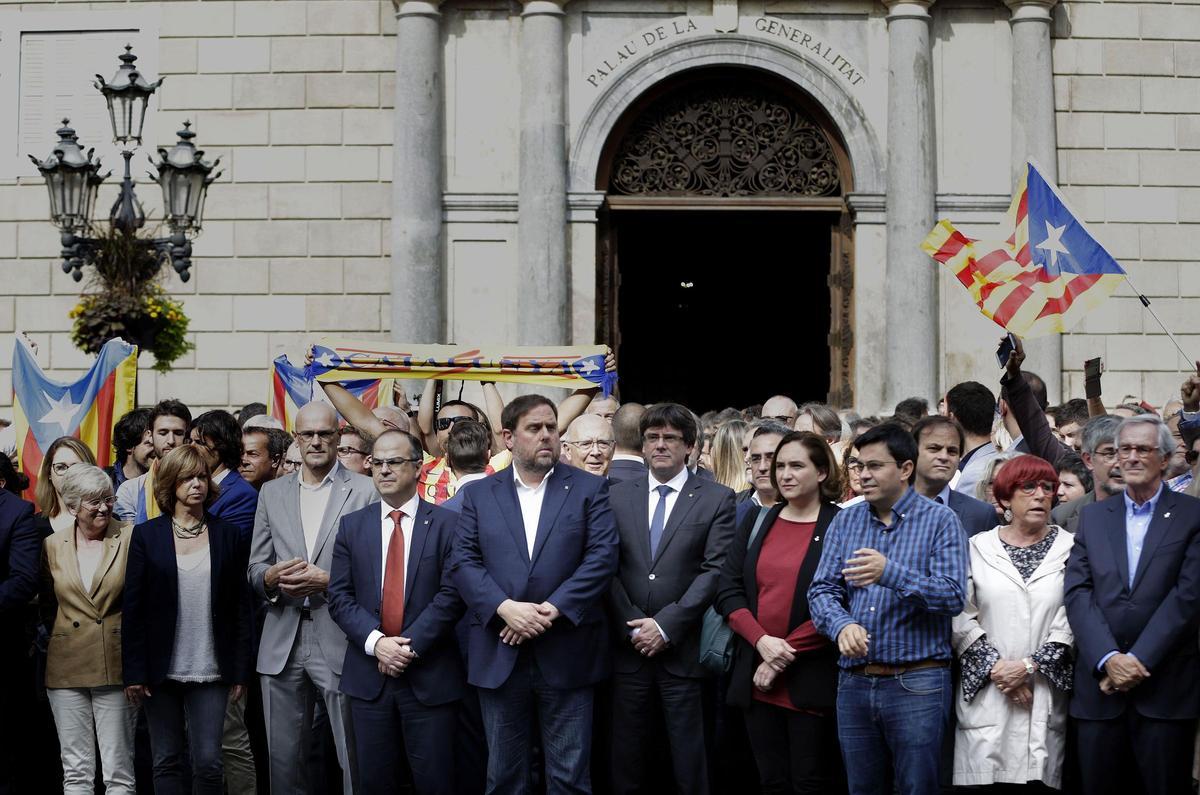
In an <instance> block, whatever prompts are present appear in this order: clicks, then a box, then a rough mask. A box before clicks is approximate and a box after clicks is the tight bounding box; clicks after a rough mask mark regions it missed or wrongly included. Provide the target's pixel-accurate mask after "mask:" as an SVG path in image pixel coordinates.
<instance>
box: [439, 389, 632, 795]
mask: <svg viewBox="0 0 1200 795" xmlns="http://www.w3.org/2000/svg"><path fill="white" fill-rule="evenodd" d="M501 426H502V428H503V434H504V442H505V444H506V445H507V447H508V448H509V449H510V450H512V454H513V464H512V466H510V467H508V468H507V469H504V470H502V471H501V472H499V473H498V474H496V475H493V476H491V477H489V478H486V479H485V480H482V481H480V482H478V483H476V484H475V485H473V486H472V487H471V488H470V489H469V490H468V491H467V493H466V495H465V497H464V499H463V506H462V514H461V516H460V517H459V524H458V540H457V542H456V545H455V553H454V582H455V584H456V585H457V586H458V589H459V592H460V593H461V594H462V597H463V599H464V600H465V601H466V603H467V616H468V619H469V622H470V632H469V636H468V652H467V663H468V680H469V681H470V683H471V684H473V685H475V686H476V687H478V688H479V700H480V706H481V707H482V709H483V722H484V732H485V734H486V737H487V741H488V774H487V789H488V792H495V793H523V792H526V791H527V790H528V781H529V768H530V746H531V743H530V737H529V728H530V726H531V724H532V722H533V721H532V718H533V715H534V712H535V710H536V713H537V717H538V721H539V723H540V726H541V733H542V737H541V739H542V748H543V750H544V753H545V759H546V787H547V790H548V791H550V792H587V791H590V789H591V776H590V770H589V759H588V757H589V754H590V752H591V733H592V689H593V686H594V685H595V684H596V683H597V682H599V681H601V680H602V679H604V678H605V677H606V676H608V672H609V665H610V663H609V654H608V640H609V638H608V627H607V622H606V620H605V615H604V607H603V604H602V601H601V597H602V596H603V594H605V593H606V592H607V590H608V588H609V585H610V583H611V581H612V576H613V574H614V573H615V572H616V568H617V532H616V526H615V525H614V522H613V516H612V512H611V510H610V509H609V505H608V481H606V480H605V479H604V478H600V477H596V476H595V475H591V474H589V473H587V472H583V471H581V470H578V469H575V468H574V467H571V466H569V465H567V464H562V463H559V462H558V456H559V452H560V448H559V436H558V418H557V412H556V411H555V408H554V404H553V403H551V402H550V401H549V400H548V399H546V398H544V397H542V396H541V395H522V396H520V397H518V398H516V399H515V400H513V401H512V402H511V403H509V404H508V405H507V406H505V407H504V412H503V414H502V415H501Z"/></svg>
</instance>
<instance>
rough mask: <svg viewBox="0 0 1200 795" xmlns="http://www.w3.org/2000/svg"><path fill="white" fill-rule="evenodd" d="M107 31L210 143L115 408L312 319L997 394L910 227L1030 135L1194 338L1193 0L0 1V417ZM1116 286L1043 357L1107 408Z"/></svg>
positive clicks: (246, 391) (159, 111) (645, 360)
mask: <svg viewBox="0 0 1200 795" xmlns="http://www.w3.org/2000/svg"><path fill="white" fill-rule="evenodd" d="M125 41H130V42H131V43H133V44H134V48H135V52H136V53H137V54H139V55H140V56H141V58H142V60H141V61H140V64H141V65H142V66H144V67H145V69H146V71H148V72H151V73H157V74H160V75H164V76H166V78H167V79H166V82H165V83H164V85H163V87H162V88H161V89H160V90H159V93H158V95H157V97H156V99H155V103H154V106H153V110H152V112H151V118H150V120H149V121H148V123H147V129H148V131H149V132H148V135H149V136H150V137H149V138H148V143H152V144H154V145H160V144H164V143H166V142H168V141H170V140H172V138H173V136H172V135H171V133H172V131H173V130H175V129H178V128H179V126H180V125H181V124H182V122H183V121H184V120H185V119H190V120H192V121H193V122H194V129H195V131H196V132H197V135H198V138H197V141H198V143H199V144H200V145H201V146H202V148H204V149H205V150H206V152H207V155H208V156H209V157H210V158H211V157H216V156H221V157H222V158H223V164H224V165H225V176H224V177H223V178H222V179H221V180H220V181H219V182H217V183H216V184H214V186H213V187H212V189H211V190H210V194H209V200H208V203H207V208H206V223H205V228H204V233H203V235H202V236H201V237H200V238H199V239H198V240H197V241H196V243H195V248H196V258H195V265H194V268H193V273H194V277H193V279H192V281H191V282H189V283H187V284H183V283H181V282H179V281H178V279H176V278H174V277H172V278H171V279H169V280H168V285H169V288H170V290H171V291H172V292H174V293H177V294H180V295H182V296H183V300H184V303H185V306H186V307H187V310H188V312H189V315H190V316H191V318H192V330H193V333H194V337H195V344H196V349H195V352H194V353H193V354H191V355H189V356H188V357H187V358H186V359H185V360H183V361H181V362H180V363H179V366H177V367H176V369H175V370H174V371H173V372H171V373H169V374H166V375H158V374H155V373H154V372H153V371H151V370H150V369H149V367H148V365H149V364H150V362H148V361H144V362H143V365H144V369H143V371H142V378H141V379H140V381H139V399H140V400H141V401H142V402H143V403H148V402H152V401H154V400H156V399H159V398H162V397H167V396H178V397H180V398H182V399H184V400H186V401H187V402H188V403H190V404H192V405H195V406H203V407H214V406H222V407H223V406H236V405H240V404H242V403H245V402H248V401H251V400H255V399H263V398H264V397H265V394H266V383H267V374H266V373H267V370H266V366H267V363H268V362H269V361H270V359H271V358H273V357H274V356H276V355H278V354H279V353H281V352H289V353H292V354H293V355H295V354H298V353H299V352H300V351H301V350H302V348H303V344H304V342H305V341H306V340H310V339H313V338H315V337H318V336H321V335H326V334H337V335H339V336H347V337H358V338H382V337H387V336H389V335H391V336H392V337H393V338H395V339H400V340H405V341H414V342H436V341H450V342H456V343H481V344H482V343H495V342H507V343H514V344H538V345H554V344H562V343H573V344H587V343H592V342H606V343H609V344H614V345H619V351H620V353H621V361H622V365H621V366H622V370H623V371H625V372H626V374H627V378H628V379H629V383H627V384H623V387H624V390H625V391H626V392H627V393H629V394H630V395H631V396H633V397H637V398H647V399H648V398H653V397H663V396H670V397H677V398H679V399H688V400H691V401H692V402H694V403H696V404H697V406H698V407H699V408H710V407H713V406H710V405H706V403H705V401H706V399H707V398H709V397H711V400H712V401H713V402H716V403H725V402H738V403H740V404H748V403H751V402H757V401H759V400H761V399H762V398H764V397H765V396H766V393H762V390H763V389H766V388H768V385H769V384H772V383H778V384H780V385H781V386H782V387H783V388H785V389H786V390H788V391H792V392H795V393H796V394H797V395H798V396H804V397H824V396H825V395H829V396H831V397H832V398H833V400H834V401H835V402H839V403H844V404H849V403H853V404H854V405H857V406H858V407H860V408H861V409H863V410H866V411H869V412H874V411H877V410H879V409H881V408H882V409H886V408H887V407H889V406H890V405H891V404H892V403H894V402H895V401H896V400H897V399H899V398H902V397H907V396H908V395H910V394H923V395H926V396H929V397H932V396H934V395H936V394H938V392H939V391H940V390H942V389H944V388H945V387H946V386H947V385H949V384H953V383H955V382H956V381H959V380H963V379H965V378H977V379H979V380H982V381H984V382H986V383H994V381H995V379H996V377H997V370H996V366H995V362H994V359H993V357H992V351H993V350H994V349H995V344H996V341H997V339H998V337H999V333H998V329H997V328H996V327H995V326H994V325H993V324H991V323H990V321H987V320H986V319H984V318H982V317H981V316H979V315H978V314H977V312H976V310H975V309H974V307H973V306H972V305H971V304H970V303H969V301H967V300H966V297H965V294H963V293H962V292H961V290H960V288H958V287H957V286H956V285H954V284H952V283H951V282H950V280H949V279H948V278H947V277H946V276H945V275H944V274H940V273H938V271H937V270H936V268H935V266H934V263H933V262H932V261H931V260H929V259H928V258H927V257H925V255H924V254H922V253H921V252H920V251H919V249H918V248H917V246H918V244H919V242H920V240H921V239H922V238H923V237H924V234H925V233H926V232H927V231H928V229H929V228H930V227H931V226H932V225H933V222H934V221H935V220H936V219H937V218H939V217H949V218H952V219H954V220H955V221H956V222H958V223H959V224H960V225H961V226H962V227H963V228H964V229H966V230H968V231H973V232H977V233H979V236H986V235H987V234H988V233H989V232H994V231H996V230H997V228H998V227H997V224H999V223H1000V221H1001V219H1002V215H1003V212H1004V210H1005V209H1006V208H1007V205H1008V202H1009V196H1010V193H1011V189H1012V181H1013V175H1014V173H1015V169H1016V168H1017V167H1018V166H1019V164H1021V163H1023V162H1024V160H1025V158H1026V156H1033V157H1035V158H1036V159H1037V160H1038V161H1039V162H1040V163H1041V164H1042V166H1043V168H1044V169H1045V170H1046V171H1048V172H1049V173H1050V174H1051V175H1054V174H1055V173H1057V177H1058V181H1059V184H1060V186H1061V187H1062V188H1063V190H1064V192H1065V194H1066V195H1067V197H1068V199H1069V200H1070V201H1071V202H1072V204H1073V206H1074V208H1075V209H1076V211H1077V212H1079V213H1080V214H1081V215H1082V216H1083V217H1084V219H1085V220H1086V221H1087V222H1088V223H1089V225H1090V226H1091V227H1092V228H1093V231H1095V232H1096V234H1097V236H1098V237H1099V238H1100V239H1101V240H1102V242H1104V243H1105V244H1106V245H1107V246H1108V247H1109V248H1110V250H1111V251H1112V252H1113V254H1114V255H1116V256H1117V257H1118V259H1120V260H1121V261H1122V263H1123V264H1124V265H1125V267H1126V269H1127V270H1128V271H1129V273H1130V275H1131V277H1132V278H1133V280H1134V283H1136V284H1137V286H1138V288H1139V289H1140V290H1141V291H1142V292H1143V293H1145V294H1146V295H1148V296H1149V297H1150V298H1151V300H1152V301H1153V305H1154V308H1155V309H1156V311H1157V312H1158V314H1159V315H1160V316H1161V317H1162V319H1163V320H1164V321H1165V322H1166V323H1167V325H1168V326H1170V327H1171V328H1172V329H1173V330H1174V331H1176V332H1177V333H1178V334H1180V335H1181V336H1180V339H1181V341H1182V342H1183V344H1184V347H1185V349H1187V350H1189V351H1191V350H1195V351H1197V352H1198V353H1200V334H1197V335H1191V334H1189V332H1191V331H1193V328H1192V324H1190V323H1188V322H1187V321H1188V320H1189V315H1190V314H1191V313H1192V312H1194V310H1195V307H1196V304H1195V303H1194V301H1195V299H1196V298H1197V297H1200V268H1197V266H1196V265H1195V264H1194V263H1193V262H1191V261H1190V255H1191V252H1192V250H1193V249H1194V247H1195V240H1196V232H1197V231H1198V230H1200V227H1198V226H1197V224H1200V5H1191V4H1183V3H1168V2H1161V3H1159V2H1124V1H1122V2H1112V1H1110V2H1082V1H1081V0H1072V1H1070V2H1057V3H1056V2H1054V1H1053V0H1006V1H1005V2H1000V1H999V0H937V2H928V0H887V2H870V1H869V0H570V1H569V2H567V1H565V0H523V2H517V0H442V1H441V2H437V1H435V0H395V2H393V0H339V1H335V2H323V1H316V0H314V1H313V2H302V1H300V0H274V1H273V2H260V1H259V0H236V2H229V1H227V0H203V2H191V1H190V0H180V1H179V2H169V3H166V2H164V3H153V2H123V1H118V0H113V1H111V2H90V3H76V2H57V3H52V2H47V3H4V4H0V101H3V102H4V106H5V107H6V108H10V109H16V111H17V112H15V113H11V112H10V113H8V114H5V119H4V120H2V121H0V334H2V337H3V341H2V342H0V406H4V405H7V404H8V402H9V401H10V395H11V390H10V388H9V387H10V371H9V370H8V369H7V368H8V367H9V363H10V356H9V353H8V347H9V346H10V345H11V341H10V339H11V336H10V335H8V334H6V333H4V332H11V331H13V330H24V331H26V332H28V333H29V334H30V336H31V337H33V338H34V340H35V341H37V342H38V343H39V354H38V355H39V358H40V360H41V363H42V365H43V366H44V367H47V368H48V369H49V370H50V371H51V372H52V373H55V374H58V375H60V376H62V377H67V376H70V375H72V374H74V373H78V372H79V371H80V370H81V368H83V367H85V366H86V357H84V356H82V355H81V354H80V353H79V352H77V351H75V350H74V349H73V348H72V346H71V344H70V340H69V334H68V332H69V319H68V317H67V312H68V311H69V309H70V308H71V307H72V306H73V305H74V304H75V302H76V300H77V297H78V292H79V286H78V285H77V284H75V283H74V282H73V281H71V280H70V278H69V277H67V276H65V275H64V274H63V273H62V272H61V270H60V269H59V267H58V262H57V254H58V239H57V235H56V234H55V231H54V230H53V228H52V227H51V226H50V225H49V224H48V223H46V221H45V217H46V214H47V206H46V198H45V195H44V194H45V189H44V187H43V186H42V184H41V182H40V179H39V178H38V177H37V176H36V174H35V173H32V172H31V169H30V168H29V164H28V161H27V160H26V159H25V157H24V155H25V154H27V153H32V154H35V155H38V156H44V155H45V153H46V151H48V150H49V148H50V146H51V145H52V143H53V141H54V137H53V130H54V128H55V127H56V126H57V125H56V124H55V121H56V120H57V118H60V117H61V116H62V115H69V116H71V117H72V119H73V126H75V127H76V129H77V130H78V131H79V135H80V138H81V139H82V140H83V141H84V142H85V143H86V144H88V145H97V144H100V143H102V142H103V140H104V138H105V137H106V136H107V132H106V130H107V122H106V120H105V118H104V117H103V115H102V111H103V100H102V99H101V98H100V96H99V94H98V93H97V92H95V91H94V90H93V89H91V88H90V85H89V80H90V76H91V75H92V74H94V73H96V72H101V73H109V72H112V71H113V70H114V69H115V66H116V65H117V62H116V57H115V56H116V54H117V53H118V52H119V51H120V45H122V44H124V43H125ZM110 51H111V52H110ZM43 87H44V88H43ZM99 148H100V149H101V150H102V152H103V151H104V147H102V146H101V147H99ZM139 157H140V156H139ZM109 159H110V160H111V157H110V158H109ZM22 160H25V163H22V162H21V161H22ZM110 181H112V180H110ZM105 190H107V191H109V193H105V192H103V191H102V194H101V199H100V201H98V202H97V206H98V207H107V204H108V203H110V202H111V191H112V187H111V186H110V187H108V188H106V189H105ZM156 192H157V188H156V187H155V186H153V185H148V186H143V187H142V189H141V198H142V199H143V202H144V203H145V205H146V207H147V210H148V212H150V213H151V215H153V211H154V208H155V207H156V206H157V205H158V204H159V199H158V198H157V197H156V196H155V195H154V194H155V193H156ZM106 198H107V201H106ZM1134 296H1135V294H1134V293H1133V292H1132V290H1130V289H1129V288H1128V287H1124V288H1122V289H1121V290H1120V291H1119V292H1118V293H1117V295H1116V296H1115V297H1114V298H1112V299H1111V300H1109V301H1108V302H1107V303H1106V304H1105V305H1104V306H1103V307H1101V308H1100V309H1098V310H1096V311H1095V312H1094V313H1092V314H1091V315H1089V316H1088V317H1087V318H1086V319H1085V320H1084V321H1083V323H1082V324H1081V325H1080V326H1079V327H1077V328H1076V329H1075V330H1074V331H1073V332H1072V333H1070V334H1068V335H1065V336H1063V337H1061V338H1055V339H1053V340H1049V341H1044V342H1041V343H1039V344H1037V346H1036V350H1035V352H1034V354H1033V357H1032V358H1033V360H1034V363H1033V369H1036V370H1038V371H1039V372H1041V373H1042V374H1043V375H1044V376H1046V377H1047V379H1048V380H1049V381H1050V382H1051V384H1052V392H1053V393H1055V394H1057V393H1058V392H1059V388H1058V386H1057V382H1059V380H1060V379H1061V388H1062V391H1063V393H1064V394H1067V395H1079V394H1081V393H1082V373H1081V368H1082V362H1083V360H1084V359H1085V358H1089V357H1091V356H1096V355H1099V356H1103V357H1104V359H1105V363H1106V367H1107V371H1108V372H1107V374H1106V377H1105V392H1106V395H1107V396H1112V397H1114V398H1119V397H1121V396H1124V395H1126V394H1132V395H1137V396H1139V397H1145V398H1146V399H1148V400H1150V401H1152V402H1156V403H1157V402H1161V401H1162V400H1163V399H1165V398H1166V397H1167V396H1168V395H1169V394H1171V392H1172V391H1173V390H1174V389H1176V388H1177V385H1178V381H1179V378H1180V375H1179V371H1178V368H1179V367H1181V366H1184V363H1182V362H1181V361H1180V360H1179V357H1178V354H1177V353H1175V351H1174V348H1173V347H1172V346H1171V345H1170V343H1169V341H1168V340H1167V339H1166V337H1165V336H1164V335H1162V333H1161V330H1160V329H1159V328H1158V327H1157V325H1156V324H1154V322H1153V321H1152V320H1151V319H1150V318H1149V317H1148V316H1147V315H1146V314H1145V313H1144V312H1143V310H1142V309H1141V307H1140V305H1139V304H1138V301H1137V299H1136V297H1134ZM665 357H669V359H667V361H666V362H664V358H665ZM709 360H714V361H715V362H716V363H714V364H711V365H709V364H705V362H707V361H709ZM627 362H628V368H627V367H626V363H627ZM724 362H728V364H723V363H724ZM693 363H694V364H695V365H697V366H693ZM734 368H737V369H734ZM773 372H774V373H784V374H785V375H782V376H772V375H771V373H773ZM681 373H683V375H681ZM772 379H774V381H773V380H772ZM683 381H687V382H689V383H695V384H696V385H697V386H696V387H695V388H694V390H693V391H692V392H686V391H685V392H683V393H678V394H677V393H673V392H672V391H671V390H672V389H673V388H675V386H676V385H677V384H679V383H681V382H683ZM635 382H636V383H635ZM705 382H708V383H707V385H706V383H705ZM713 384H720V385H721V387H720V388H719V389H718V388H716V387H712V385H713ZM639 385H641V386H640V387H639ZM647 385H648V386H647ZM656 385H661V391H660V392H659V393H658V394H649V392H650V391H652V389H651V387H652V386H656ZM710 387H711V388H712V389H713V390H714V391H713V393H712V395H708V392H707V391H706V390H708V389H709V388H710ZM639 388H641V389H642V392H639V391H638V390H639ZM695 390H699V391H695ZM722 390H723V391H722ZM643 392H647V394H645V395H643V394H642V393H643ZM3 414H4V410H3V408H0V416H3Z"/></svg>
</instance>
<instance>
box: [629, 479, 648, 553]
mask: <svg viewBox="0 0 1200 795" xmlns="http://www.w3.org/2000/svg"><path fill="white" fill-rule="evenodd" d="M637 497H638V498H637V502H636V503H635V504H634V505H633V532H635V533H637V537H636V538H635V539H634V540H633V541H634V546H635V547H636V548H637V550H638V551H639V552H641V553H642V557H643V558H644V559H645V561H646V568H647V569H649V568H650V563H651V560H650V514H649V513H648V512H647V511H648V508H647V506H648V505H649V504H650V502H649V500H650V477H649V475H643V476H642V477H640V478H638V488H637Z"/></svg>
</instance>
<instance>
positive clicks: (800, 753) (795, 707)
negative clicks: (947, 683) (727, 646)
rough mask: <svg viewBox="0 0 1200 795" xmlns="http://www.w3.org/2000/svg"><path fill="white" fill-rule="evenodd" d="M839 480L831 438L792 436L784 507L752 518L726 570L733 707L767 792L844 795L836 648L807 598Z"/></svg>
mask: <svg viewBox="0 0 1200 795" xmlns="http://www.w3.org/2000/svg"><path fill="white" fill-rule="evenodd" d="M839 480H840V479H839V475H838V466H837V462H836V461H835V459H834V456H833V451H832V450H830V449H829V445H828V443H826V441H825V440H824V439H823V438H821V437H820V436H818V435H816V434H814V433H810V432H808V431H798V432H794V433H789V434H788V435H787V436H785V437H783V439H782V440H780V442H779V446H778V447H777V448H776V449H775V465H774V468H773V469H772V472H771V484H772V485H773V486H775V488H776V490H777V491H778V493H779V495H780V497H781V498H782V499H783V500H784V502H780V503H778V504H776V505H775V506H773V507H771V508H764V509H763V511H765V512H766V515H765V516H764V517H763V518H762V521H761V522H758V521H757V520H758V518H759V514H758V512H752V513H751V514H749V515H748V516H746V518H745V520H744V521H743V522H742V524H741V526H740V527H739V528H738V533H737V535H736V536H735V537H734V539H733V542H732V543H731V544H730V546H729V552H728V553H727V555H726V557H725V564H724V566H723V567H722V570H721V579H720V584H719V585H718V589H717V598H716V609H717V612H719V613H720V614H721V615H722V616H724V617H725V619H726V620H727V621H728V622H729V626H730V627H731V628H732V629H733V631H734V635H735V637H736V638H737V642H736V644H735V648H734V657H733V668H732V671H731V672H730V678H729V692H728V695H727V701H728V703H729V704H731V705H734V706H738V707H741V708H742V709H743V710H744V712H745V716H746V729H747V732H748V734H749V735H750V745H751V747H752V748H753V750H754V758H755V761H756V762H757V764H758V774H759V780H760V781H761V784H762V792H764V793H772V792H814V793H816V792H820V793H828V792H837V791H840V790H841V788H842V787H841V783H840V782H841V771H840V759H841V757H840V755H839V753H838V746H837V731H836V727H835V725H834V705H835V701H836V698H837V647H836V646H835V645H834V644H832V643H830V642H829V640H828V639H826V638H825V637H823V636H822V635H820V634H819V633H818V632H817V631H816V629H815V628H814V627H813V623H812V620H811V618H810V616H809V609H808V596H807V594H808V586H809V584H810V583H811V582H812V577H813V574H814V573H816V570H817V563H818V562H819V561H820V559H821V542H822V539H823V538H824V536H825V531H826V529H827V528H828V527H829V524H830V522H832V521H833V517H834V516H835V515H836V514H837V512H838V507H837V505H835V504H834V501H835V500H837V499H838V498H839V497H840V496H841V483H840V482H839ZM756 524H757V525H758V528H757V532H755V529H756Z"/></svg>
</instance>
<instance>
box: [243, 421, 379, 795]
mask: <svg viewBox="0 0 1200 795" xmlns="http://www.w3.org/2000/svg"><path fill="white" fill-rule="evenodd" d="M295 427H296V433H295V435H296V443H297V444H298V445H299V448H300V454H301V460H302V462H303V463H302V465H301V466H300V469H299V470H298V471H297V472H295V473H293V474H291V475H287V476H285V477H282V478H278V479H276V480H272V481H271V482H270V483H267V484H265V485H264V486H263V488H262V492H261V493H260V497H259V501H258V513H257V515H256V516H255V520H254V538H253V543H252V546H251V549H250V565H249V567H248V569H247V578H248V579H249V581H250V586H251V587H252V588H253V589H254V591H255V592H256V593H257V594H258V595H259V596H260V597H261V598H263V599H265V600H266V601H267V615H266V620H265V621H264V623H263V628H262V640H261V642H260V644H259V648H258V665H257V669H258V673H259V674H260V675H261V682H262V691H263V716H264V719H265V721H266V724H267V737H268V743H269V746H270V750H271V791H272V792H274V793H277V795H284V793H287V794H288V795H291V793H306V792H318V791H320V789H321V783H320V782H318V781H314V780H312V777H311V776H309V775H306V768H305V765H304V758H305V755H306V751H307V749H308V748H309V747H310V745H311V734H312V725H313V708H314V701H315V700H316V699H321V700H323V701H324V703H325V708H326V710H327V713H328V715H329V723H330V726H331V728H332V729H333V737H334V745H335V746H336V748H337V758H338V762H339V763H340V765H341V767H342V781H343V787H344V791H345V792H353V791H354V785H353V782H352V774H353V771H354V761H353V760H354V756H353V735H352V733H351V731H350V729H349V725H348V724H349V711H348V708H347V706H346V704H345V700H344V698H343V696H342V693H341V692H340V691H339V683H338V677H339V676H340V675H341V672H342V660H343V658H344V657H345V653H346V636H345V634H343V632H342V630H341V629H340V628H339V627H338V626H337V624H336V623H334V621H333V618H332V617H330V615H329V610H328V604H327V596H326V589H327V588H328V585H329V570H330V567H331V565H332V561H333V546H334V545H333V538H332V536H333V535H334V532H335V530H336V528H337V526H338V522H339V521H340V519H341V517H342V516H344V515H346V514H347V513H351V512H353V511H356V510H359V509H360V508H365V507H366V506H367V505H369V504H370V503H371V502H373V501H374V500H375V486H374V484H373V483H372V482H371V479H370V478H367V477H364V476H363V475H359V474H355V473H353V472H350V471H349V470H347V469H346V468H345V467H343V466H341V465H340V464H338V461H337V453H336V446H337V439H338V427H337V415H336V414H335V413H334V411H333V408H332V407H330V406H329V404H327V403H322V402H318V401H313V402H312V403H309V404H307V405H305V406H304V407H303V408H301V409H300V411H298V412H297V413H296V426H295Z"/></svg>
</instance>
